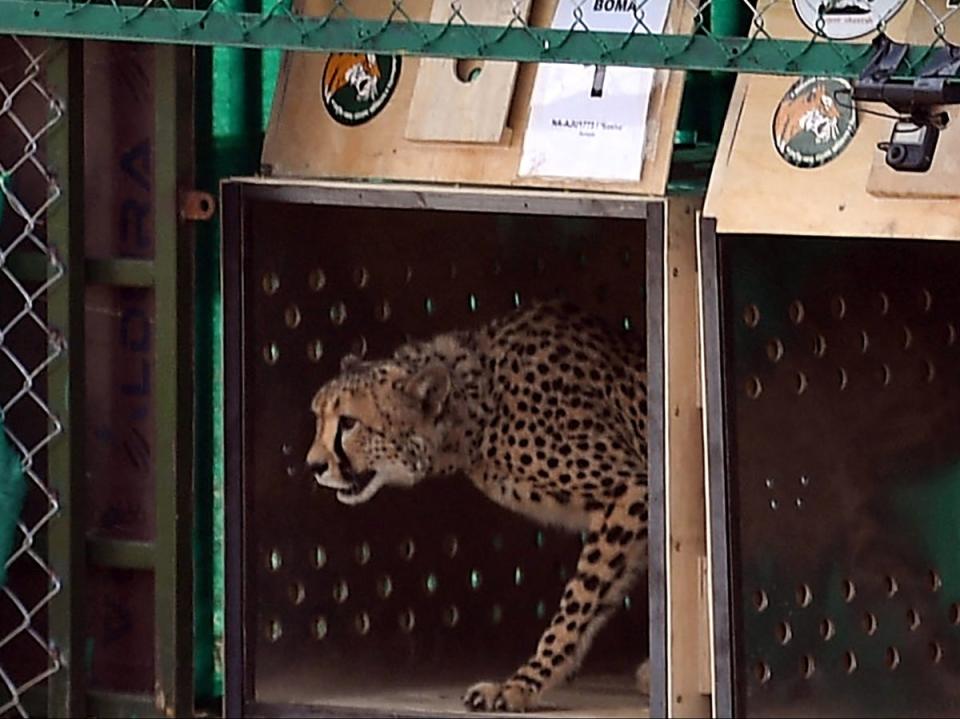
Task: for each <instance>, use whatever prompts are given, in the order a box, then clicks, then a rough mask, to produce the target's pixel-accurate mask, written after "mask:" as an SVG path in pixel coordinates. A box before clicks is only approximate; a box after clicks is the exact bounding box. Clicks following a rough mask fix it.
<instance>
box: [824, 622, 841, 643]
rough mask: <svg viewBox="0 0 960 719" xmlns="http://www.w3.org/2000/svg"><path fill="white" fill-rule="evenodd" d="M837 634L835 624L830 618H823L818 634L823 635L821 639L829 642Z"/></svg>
mask: <svg viewBox="0 0 960 719" xmlns="http://www.w3.org/2000/svg"><path fill="white" fill-rule="evenodd" d="M836 634H837V626H836V625H835V624H834V623H833V620H832V619H824V620H823V621H822V622H820V636H821V637H823V641H825V642H829V641H830V640H831V639H833V638H834V636H836Z"/></svg>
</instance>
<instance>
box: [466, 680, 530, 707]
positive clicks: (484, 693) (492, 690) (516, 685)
mask: <svg viewBox="0 0 960 719" xmlns="http://www.w3.org/2000/svg"><path fill="white" fill-rule="evenodd" d="M536 698H537V696H536V693H535V692H534V691H533V688H532V687H531V686H529V685H528V684H526V683H525V682H518V681H515V680H512V679H511V680H509V681H506V682H504V683H503V684H498V683H496V682H478V683H476V684H474V685H473V686H472V687H470V688H469V689H467V692H466V694H464V695H463V703H464V704H466V705H467V708H468V709H470V710H471V711H496V712H524V711H527V710H528V709H533V708H534V707H535V706H536Z"/></svg>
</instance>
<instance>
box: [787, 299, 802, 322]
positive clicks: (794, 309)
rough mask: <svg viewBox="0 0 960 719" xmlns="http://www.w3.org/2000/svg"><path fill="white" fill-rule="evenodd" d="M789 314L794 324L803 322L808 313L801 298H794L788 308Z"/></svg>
mask: <svg viewBox="0 0 960 719" xmlns="http://www.w3.org/2000/svg"><path fill="white" fill-rule="evenodd" d="M787 314H788V315H789V316H790V321H791V322H793V324H795V325H798V324H800V323H801V322H803V318H804V317H805V316H806V314H807V310H806V308H804V306H803V302H801V301H800V300H794V301H793V302H791V303H790V307H788V308H787Z"/></svg>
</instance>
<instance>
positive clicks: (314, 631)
mask: <svg viewBox="0 0 960 719" xmlns="http://www.w3.org/2000/svg"><path fill="white" fill-rule="evenodd" d="M310 634H311V635H313V638H314V639H316V640H317V641H320V640H321V639H323V638H324V637H326V636H327V618H326V617H324V616H319V617H314V619H313V621H312V622H310Z"/></svg>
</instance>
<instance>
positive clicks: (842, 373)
mask: <svg viewBox="0 0 960 719" xmlns="http://www.w3.org/2000/svg"><path fill="white" fill-rule="evenodd" d="M837 376H838V378H839V380H840V382H839V384H840V389H841V390H845V389H846V388H847V371H846V370H845V369H844V368H843V367H841V368H840V369H839V371H838V372H837Z"/></svg>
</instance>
